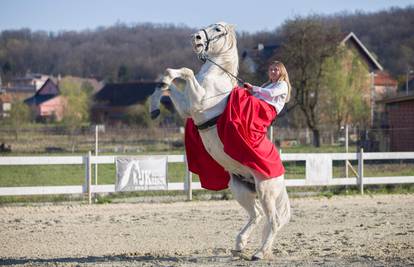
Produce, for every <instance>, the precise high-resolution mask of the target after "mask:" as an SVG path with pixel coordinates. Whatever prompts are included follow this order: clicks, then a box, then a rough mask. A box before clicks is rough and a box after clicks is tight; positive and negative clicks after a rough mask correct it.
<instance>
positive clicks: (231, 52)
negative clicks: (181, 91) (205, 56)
mask: <svg viewBox="0 0 414 267" xmlns="http://www.w3.org/2000/svg"><path fill="white" fill-rule="evenodd" d="M225 28H226V31H227V33H228V34H227V36H226V44H227V45H228V48H227V49H228V50H227V52H225V53H224V54H223V56H222V57H221V59H222V60H223V62H222V64H223V65H222V67H223V68H224V69H225V70H227V71H228V72H230V73H232V74H233V75H234V76H237V75H238V73H239V54H238V51H237V38H236V31H235V27H234V25H232V24H225ZM232 79H233V80H234V84H236V83H237V81H236V79H234V78H232Z"/></svg>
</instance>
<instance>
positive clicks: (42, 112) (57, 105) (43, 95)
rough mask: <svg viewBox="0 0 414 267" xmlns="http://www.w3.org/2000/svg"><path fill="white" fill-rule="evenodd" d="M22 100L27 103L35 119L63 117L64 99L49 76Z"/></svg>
mask: <svg viewBox="0 0 414 267" xmlns="http://www.w3.org/2000/svg"><path fill="white" fill-rule="evenodd" d="M24 102H25V103H26V104H27V105H29V107H30V108H31V110H32V114H33V116H34V117H35V118H36V120H40V121H48V120H56V121H60V120H62V118H63V112H64V105H65V101H64V99H63V97H62V96H61V95H60V91H59V88H58V86H57V85H56V84H55V83H54V82H53V81H52V79H50V78H49V79H47V80H46V82H45V83H44V84H43V85H42V87H41V88H40V89H39V90H37V91H36V93H35V94H34V95H33V96H31V97H29V98H27V99H26V100H24Z"/></svg>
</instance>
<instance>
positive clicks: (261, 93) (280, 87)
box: [253, 81, 288, 114]
mask: <svg viewBox="0 0 414 267" xmlns="http://www.w3.org/2000/svg"><path fill="white" fill-rule="evenodd" d="M253 95H254V96H255V97H257V98H259V99H261V100H264V101H266V102H267V103H269V104H270V105H272V106H274V107H275V108H276V112H277V113H278V114H279V113H280V111H281V110H282V109H283V107H284V106H285V102H286V98H287V95H288V85H287V83H286V82H285V81H278V82H275V83H270V84H268V85H266V86H265V87H259V86H253Z"/></svg>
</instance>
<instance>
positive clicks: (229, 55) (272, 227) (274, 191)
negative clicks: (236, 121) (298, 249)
mask: <svg viewBox="0 0 414 267" xmlns="http://www.w3.org/2000/svg"><path fill="white" fill-rule="evenodd" d="M191 43H192V46H193V50H194V52H195V53H196V54H197V55H198V56H199V57H200V58H204V59H205V58H208V59H209V60H207V61H205V63H204V64H203V65H202V67H201V69H200V71H199V72H198V73H197V74H196V75H194V72H193V71H192V70H191V69H188V68H181V69H167V70H166V71H165V74H164V77H163V79H162V83H163V86H162V87H161V88H157V89H156V90H155V92H154V93H153V95H152V96H151V107H152V108H151V109H152V111H154V110H155V109H156V108H157V107H158V105H159V102H160V98H161V95H162V91H163V90H170V98H171V100H172V102H173V104H174V105H175V107H176V110H177V111H178V113H179V114H180V116H181V117H183V118H192V119H193V120H194V123H195V124H196V125H202V124H204V123H206V122H209V121H211V119H213V118H215V117H217V116H219V115H220V114H222V113H223V111H224V109H225V107H226V104H227V98H228V96H229V94H230V92H231V90H232V89H233V88H234V87H235V86H236V84H237V80H236V77H237V73H238V64H239V60H238V51H237V41H236V33H235V30H234V26H233V25H230V24H227V23H224V22H220V23H216V24H213V25H210V26H208V27H207V28H204V29H201V30H200V31H198V32H196V33H195V34H193V35H192V37H191ZM176 78H181V79H184V80H185V81H186V86H185V89H184V91H183V92H181V91H179V90H178V89H177V88H176V87H175V86H174V84H172V81H173V80H174V79H176ZM203 128H204V127H203ZM199 134H200V136H201V139H202V142H203V144H204V147H205V148H206V150H207V151H208V153H209V154H210V155H211V156H212V158H213V159H214V160H215V161H217V162H218V163H219V164H220V165H221V166H222V167H224V169H225V170H226V171H228V172H229V173H230V183H229V186H230V189H231V191H232V193H233V195H234V197H235V199H236V200H237V201H238V203H239V204H240V205H241V206H242V207H243V208H244V209H245V210H246V211H247V213H248V215H249V220H248V222H247V224H246V225H245V226H244V227H243V228H242V229H241V231H240V233H239V234H238V235H237V238H236V246H235V250H234V253H235V254H239V253H240V254H241V253H243V249H244V248H245V246H246V244H247V241H248V238H249V235H250V233H251V232H252V230H253V229H254V227H255V226H256V225H257V224H258V222H259V221H260V219H261V218H262V217H263V214H264V215H265V219H266V224H265V227H264V229H263V241H262V244H261V246H260V247H259V249H258V250H257V251H256V252H255V253H254V255H253V256H252V259H253V260H257V259H263V258H267V257H269V256H271V255H272V245H273V241H274V238H275V235H276V233H277V231H278V230H279V229H280V228H281V227H282V226H283V225H284V224H286V223H287V222H288V221H289V219H290V203H289V198H288V195H287V192H286V187H285V182H284V176H283V175H282V176H279V177H273V178H271V179H264V177H263V176H262V174H260V173H258V172H257V171H255V170H253V169H251V168H249V167H247V166H244V165H242V164H241V163H239V162H238V161H236V160H234V159H233V158H231V157H230V156H229V155H227V154H226V153H225V152H224V150H223V144H222V142H221V140H220V138H219V136H218V132H217V127H216V125H214V123H213V125H210V126H209V127H207V128H205V129H203V130H199ZM246 181H248V182H246ZM249 182H250V183H251V184H249ZM253 188H254V189H253Z"/></svg>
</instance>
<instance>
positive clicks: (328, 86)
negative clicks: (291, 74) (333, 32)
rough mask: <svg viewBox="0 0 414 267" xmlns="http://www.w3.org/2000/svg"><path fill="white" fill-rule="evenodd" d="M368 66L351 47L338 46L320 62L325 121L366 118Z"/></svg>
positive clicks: (360, 119) (340, 123)
mask: <svg viewBox="0 0 414 267" xmlns="http://www.w3.org/2000/svg"><path fill="white" fill-rule="evenodd" d="M368 77H369V72H368V67H367V66H366V65H365V64H364V63H363V62H362V60H361V59H360V58H359V57H358V56H357V55H356V54H355V52H354V51H353V50H350V49H347V48H345V47H341V48H340V49H338V53H337V54H336V55H334V56H333V57H331V58H328V59H327V60H326V61H325V63H324V78H323V83H322V86H323V90H322V92H323V95H321V97H322V99H323V100H324V101H322V102H321V104H322V109H323V110H329V111H330V112H327V113H325V114H326V118H325V121H324V122H326V123H328V124H335V125H336V128H337V130H338V131H339V130H340V127H341V126H342V125H343V124H350V123H355V124H357V123H364V122H366V121H367V120H369V114H370V112H369V98H367V93H366V88H369V79H368Z"/></svg>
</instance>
